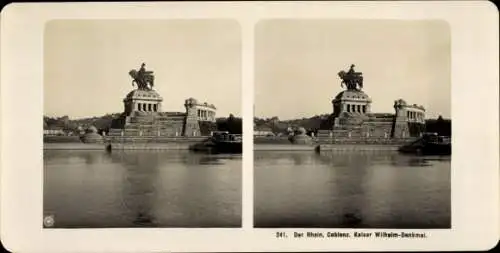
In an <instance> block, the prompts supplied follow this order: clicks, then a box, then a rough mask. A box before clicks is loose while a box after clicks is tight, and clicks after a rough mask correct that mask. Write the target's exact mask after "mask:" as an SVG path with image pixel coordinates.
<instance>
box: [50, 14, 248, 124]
mask: <svg viewBox="0 0 500 253" xmlns="http://www.w3.org/2000/svg"><path fill="white" fill-rule="evenodd" d="M142 62H144V63H146V69H147V70H151V71H154V75H155V87H154V89H155V90H156V91H157V92H158V93H159V94H160V95H161V96H162V97H163V103H162V110H163V111H179V112H183V111H185V109H184V106H183V104H184V100H185V99H187V98H189V97H193V98H196V99H197V100H198V101H200V102H208V103H209V104H214V105H215V106H216V107H217V117H227V116H228V115H229V114H230V113H232V114H234V115H235V116H241V100H242V99H241V65H242V64H241V31H240V26H239V24H238V23H237V22H236V21H232V20H216V19H213V20H56V21H50V22H49V23H47V24H46V27H45V36H44V114H45V115H47V116H57V117H60V116H64V115H68V116H69V117H70V118H83V117H93V116H102V115H104V114H107V113H117V112H123V98H124V97H125V96H126V95H127V93H128V92H130V91H131V90H133V87H132V78H131V77H130V76H129V75H128V72H129V71H130V70H131V69H139V68H140V64H141V63H142Z"/></svg>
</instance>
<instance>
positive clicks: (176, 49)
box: [43, 19, 242, 228]
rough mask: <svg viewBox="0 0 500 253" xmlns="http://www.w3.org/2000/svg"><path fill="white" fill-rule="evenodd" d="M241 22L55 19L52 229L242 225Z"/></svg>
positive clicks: (50, 87)
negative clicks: (239, 23)
mask: <svg viewBox="0 0 500 253" xmlns="http://www.w3.org/2000/svg"><path fill="white" fill-rule="evenodd" d="M240 55H241V35H240V27H239V25H238V23H237V22H235V21H231V20H222V19H221V20H217V19H214V20H55V21H50V22H48V23H47V24H46V27H45V34H44V65H43V67H44V90H43V92H44V117H43V171H44V173H43V217H44V220H43V226H44V228H112V227H123V228H128V227H194V228H196V227H241V212H242V211H241V205H242V200H241V198H242V197H241V194H242V192H241V191H242V190H241V184H242V154H241V152H242V126H241V124H242V120H241V95H240V93H241V92H240V90H241V88H240V86H241V82H240V79H241V77H240V73H241V70H240V69H241V56H240Z"/></svg>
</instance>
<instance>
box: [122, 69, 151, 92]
mask: <svg viewBox="0 0 500 253" xmlns="http://www.w3.org/2000/svg"><path fill="white" fill-rule="evenodd" d="M128 74H129V75H130V76H131V77H132V79H133V80H132V86H134V83H135V84H137V87H138V88H139V89H140V90H150V89H153V86H154V79H155V77H154V76H153V71H145V72H144V74H143V75H142V77H140V76H139V71H137V70H135V69H132V70H130V71H129V72H128ZM148 85H149V87H148Z"/></svg>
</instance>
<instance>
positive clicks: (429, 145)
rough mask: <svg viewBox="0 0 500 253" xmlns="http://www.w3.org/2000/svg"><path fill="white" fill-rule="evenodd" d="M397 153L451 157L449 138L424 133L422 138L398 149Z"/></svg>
mask: <svg viewBox="0 0 500 253" xmlns="http://www.w3.org/2000/svg"><path fill="white" fill-rule="evenodd" d="M399 152H401V153H407V154H417V155H451V138H450V137H449V136H439V135H438V134H437V133H425V134H424V135H423V136H422V138H420V139H418V140H416V141H414V142H412V143H409V144H407V145H404V146H402V147H400V148H399Z"/></svg>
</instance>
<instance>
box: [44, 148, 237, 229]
mask: <svg viewBox="0 0 500 253" xmlns="http://www.w3.org/2000/svg"><path fill="white" fill-rule="evenodd" d="M241 175H242V159H241V155H207V154H193V153H190V152H188V151H125V152H115V151H113V152H112V153H107V152H104V151H67V150H64V151H62V150H60V151H55V150H46V151H44V187H43V190H44V203H43V204H44V216H45V217H47V216H50V217H53V221H54V223H53V225H52V227H54V228H107V227H241V202H242V201H241V185H242V183H241V182H242V178H241Z"/></svg>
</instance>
